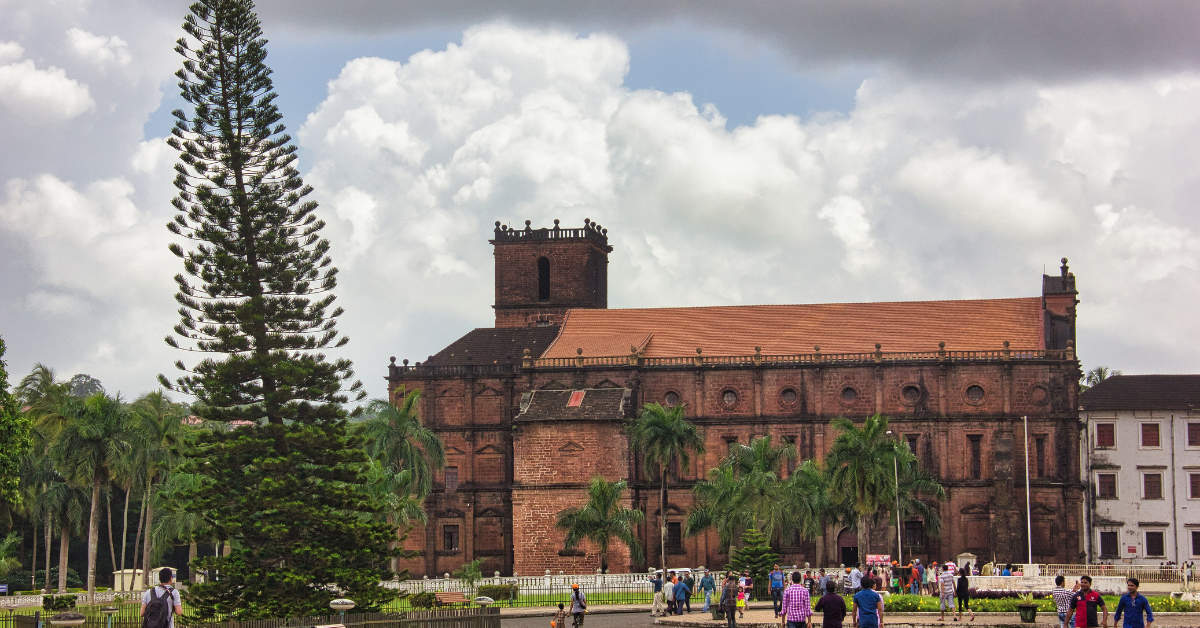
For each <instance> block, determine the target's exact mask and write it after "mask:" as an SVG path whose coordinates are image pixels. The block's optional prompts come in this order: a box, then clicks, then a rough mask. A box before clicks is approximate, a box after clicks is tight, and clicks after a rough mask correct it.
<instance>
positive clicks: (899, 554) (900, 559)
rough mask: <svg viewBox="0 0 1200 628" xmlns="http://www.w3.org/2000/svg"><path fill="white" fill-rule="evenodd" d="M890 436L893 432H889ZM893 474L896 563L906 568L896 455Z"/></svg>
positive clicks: (893, 457) (893, 462)
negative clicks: (894, 485)
mask: <svg viewBox="0 0 1200 628" xmlns="http://www.w3.org/2000/svg"><path fill="white" fill-rule="evenodd" d="M887 433H888V434H891V433H892V430H888V431H887ZM892 473H893V474H894V475H895V478H896V490H894V491H892V495H893V496H894V497H895V498H896V562H897V563H898V564H899V565H900V566H901V567H903V566H904V536H903V535H902V533H901V530H900V463H899V462H897V461H896V454H895V453H893V454H892Z"/></svg>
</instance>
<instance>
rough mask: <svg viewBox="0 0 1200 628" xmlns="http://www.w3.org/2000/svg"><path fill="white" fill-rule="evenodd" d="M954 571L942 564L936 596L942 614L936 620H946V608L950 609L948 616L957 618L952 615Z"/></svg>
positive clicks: (955, 619) (956, 619)
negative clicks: (938, 599)
mask: <svg viewBox="0 0 1200 628" xmlns="http://www.w3.org/2000/svg"><path fill="white" fill-rule="evenodd" d="M954 585H955V582H954V572H953V571H950V566H949V565H942V573H941V575H939V576H938V596H939V598H940V602H941V607H942V616H941V618H940V619H938V621H946V609H950V617H951V618H953V619H954V621H958V618H956V617H954Z"/></svg>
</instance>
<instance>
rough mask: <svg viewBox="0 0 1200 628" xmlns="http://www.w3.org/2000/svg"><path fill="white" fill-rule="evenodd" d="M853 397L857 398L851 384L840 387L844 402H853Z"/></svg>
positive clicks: (856, 393)
mask: <svg viewBox="0 0 1200 628" xmlns="http://www.w3.org/2000/svg"><path fill="white" fill-rule="evenodd" d="M855 399H858V391H857V390H854V388H853V387H851V386H847V387H845V388H843V389H842V401H845V402H846V403H854V400H855Z"/></svg>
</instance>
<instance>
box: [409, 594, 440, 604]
mask: <svg viewBox="0 0 1200 628" xmlns="http://www.w3.org/2000/svg"><path fill="white" fill-rule="evenodd" d="M408 603H409V604H412V607H413V608H433V606H434V604H436V603H437V595H436V594H434V593H433V592H432V591H422V592H421V593H414V594H412V595H410V596H408Z"/></svg>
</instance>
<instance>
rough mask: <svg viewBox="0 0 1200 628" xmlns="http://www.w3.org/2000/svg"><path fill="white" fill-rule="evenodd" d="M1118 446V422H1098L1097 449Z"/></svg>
mask: <svg viewBox="0 0 1200 628" xmlns="http://www.w3.org/2000/svg"><path fill="white" fill-rule="evenodd" d="M1116 446H1117V424H1116V423H1097V424H1096V448H1097V449H1112V448H1114V447H1116Z"/></svg>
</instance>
